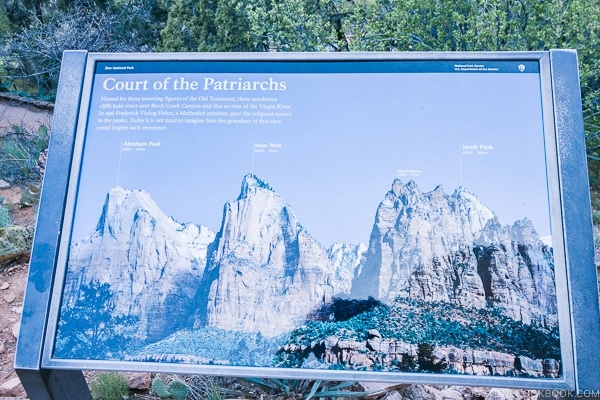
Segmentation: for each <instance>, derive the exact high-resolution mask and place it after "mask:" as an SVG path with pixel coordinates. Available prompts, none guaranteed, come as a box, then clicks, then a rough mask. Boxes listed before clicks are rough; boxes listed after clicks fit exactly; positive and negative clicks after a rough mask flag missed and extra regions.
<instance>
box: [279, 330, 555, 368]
mask: <svg viewBox="0 0 600 400" xmlns="http://www.w3.org/2000/svg"><path fill="white" fill-rule="evenodd" d="M281 352H284V353H287V354H292V353H294V354H297V357H296V358H297V359H300V360H306V361H304V363H303V364H302V365H301V367H305V368H327V367H329V366H334V365H344V366H345V367H346V368H347V369H351V370H357V371H361V370H373V369H374V368H377V369H378V370H382V371H405V372H415V371H414V370H413V369H416V368H418V366H417V365H411V363H415V362H417V361H416V360H417V358H418V345H415V344H411V343H406V342H403V341H401V340H397V339H389V338H383V337H382V335H381V334H380V333H379V332H378V331H377V330H376V329H373V330H371V331H369V336H368V338H367V339H366V340H364V341H356V340H344V339H340V338H339V337H337V336H330V337H327V338H325V339H323V340H318V341H314V342H313V343H311V345H310V346H298V345H295V344H288V345H285V346H284V347H283V348H282V349H281ZM431 359H432V360H435V361H436V362H438V363H440V364H442V365H443V366H444V367H443V369H445V370H451V371H453V372H454V373H458V374H465V375H479V376H515V377H516V376H520V377H534V378H558V377H560V374H561V372H560V363H559V361H557V360H554V359H551V358H548V359H532V358H529V357H525V356H515V355H513V354H507V353H501V352H498V351H486V350H470V349H460V348H457V347H454V346H438V347H436V348H435V349H433V352H432V357H431ZM407 361H408V362H407ZM428 372H431V371H428ZM438 372H439V371H438Z"/></svg>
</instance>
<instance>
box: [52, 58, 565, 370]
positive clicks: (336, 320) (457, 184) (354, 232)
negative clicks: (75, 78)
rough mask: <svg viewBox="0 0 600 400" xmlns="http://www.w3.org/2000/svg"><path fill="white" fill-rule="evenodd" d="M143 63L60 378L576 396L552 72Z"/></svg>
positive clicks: (111, 65)
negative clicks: (188, 376) (556, 229)
mask: <svg viewBox="0 0 600 400" xmlns="http://www.w3.org/2000/svg"><path fill="white" fill-rule="evenodd" d="M138 64H141V65H142V66H140V65H138ZM138 64H131V65H128V64H127V63H118V62H105V63H103V64H102V65H101V66H98V67H97V69H96V73H95V76H94V83H93V89H92V96H91V102H90V106H89V112H88V119H87V126H86V131H85V137H84V139H83V143H82V145H81V167H80V171H79V180H78V183H77V189H76V193H75V196H74V198H75V205H74V212H73V219H72V221H71V225H70V246H69V251H68V259H67V265H66V272H65V280H64V284H63V292H62V293H63V295H62V302H61V306H60V310H59V316H58V326H57V330H56V337H55V343H54V352H53V357H55V358H57V359H67V360H116V361H130V362H160V363H176V364H198V365H223V366H246V367H270V368H304V369H317V370H346V371H386V372H415V373H416V372H431V373H442V374H463V375H474V376H507V377H527V378H561V374H562V372H561V352H560V336H559V326H558V320H559V318H558V310H557V296H556V279H555V271H554V267H555V258H554V253H553V247H554V246H553V242H552V239H553V235H552V229H553V224H554V223H555V222H553V219H552V215H551V208H552V207H551V204H550V195H549V190H550V189H549V187H548V166H547V155H546V153H545V151H546V148H547V146H546V143H547V142H546V141H547V140H548V139H547V137H546V135H547V133H546V132H545V131H544V119H543V118H544V116H543V113H542V104H541V101H540V99H541V97H542V93H541V84H540V75H539V71H538V69H536V67H537V63H532V62H527V63H519V62H514V61H511V62H504V63H496V64H494V63H490V62H481V63H476V62H473V61H469V62H464V63H460V62H452V65H451V66H450V68H448V65H449V62H444V63H439V64H440V65H441V66H443V68H441V67H440V68H439V69H436V64H435V63H432V64H431V65H433V67H431V68H430V70H427V71H426V72H422V71H421V72H420V73H414V72H415V71H411V70H410V68H411V67H410V66H409V67H408V68H407V69H402V68H400V69H399V70H398V71H396V72H395V71H391V70H377V69H376V68H375V70H372V69H371V70H368V71H366V72H363V71H361V70H360V68H358V69H357V70H355V71H350V72H343V73H340V72H336V73H331V71H326V72H323V71H322V70H319V68H318V63H314V64H315V65H316V66H315V69H314V70H310V67H307V66H304V65H303V66H302V68H298V70H294V69H293V68H290V69H289V70H277V68H275V69H274V72H273V71H262V72H256V71H247V70H245V69H244V68H240V69H239V70H237V71H236V69H235V68H234V67H235V65H234V67H229V69H228V70H227V71H218V70H215V69H214V68H208V67H206V68H205V67H203V66H202V65H201V64H200V63H198V64H197V65H198V69H197V70H194V68H190V69H188V70H186V69H182V70H181V72H176V73H174V72H170V71H166V70H165V71H163V70H161V68H155V69H153V68H143V63H138ZM194 65H195V64H194ZM194 65H192V67H193V66H194ZM151 66H152V65H151ZM202 68H205V69H204V70H203V69H202ZM386 68H387V67H386ZM415 68H416V67H415ZM419 68H422V66H419Z"/></svg>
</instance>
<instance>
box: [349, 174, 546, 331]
mask: <svg viewBox="0 0 600 400" xmlns="http://www.w3.org/2000/svg"><path fill="white" fill-rule="evenodd" d="M352 296H354V297H358V298H366V297H368V296H373V297H375V298H377V299H380V300H382V301H387V302H390V301H392V300H393V299H394V298H395V297H397V296H401V297H408V298H416V299H421V300H426V301H443V302H451V303H454V304H457V305H461V306H474V307H478V308H482V307H485V306H486V301H490V302H491V303H492V304H493V305H495V306H498V307H500V308H503V309H504V310H506V313H507V315H509V316H511V317H513V318H515V319H517V320H521V321H523V322H525V323H531V322H533V321H537V322H541V323H544V324H555V323H556V297H555V289H554V266H553V259H552V251H551V249H550V248H548V247H547V246H545V245H544V244H543V243H542V242H541V241H540V239H539V237H538V235H537V233H536V232H535V229H534V228H533V226H532V224H531V222H530V221H527V220H523V221H517V222H516V223H515V224H514V225H513V226H512V227H510V226H502V225H500V223H499V222H498V220H497V218H496V217H495V215H494V213H493V212H492V211H491V210H490V209H489V208H487V207H486V206H484V205H483V204H482V203H481V202H480V201H479V200H478V199H477V197H476V196H474V195H473V194H471V193H469V192H468V191H466V190H465V189H464V188H458V189H457V190H456V191H454V193H453V194H452V195H448V194H446V193H445V192H444V191H443V189H442V188H441V187H440V186H438V187H437V188H435V190H433V191H431V192H427V193H422V192H421V191H420V190H419V188H418V187H417V185H416V184H415V182H413V181H411V182H408V183H406V184H404V183H402V182H401V181H400V180H399V179H396V180H395V181H394V183H393V185H392V189H391V190H390V191H389V192H388V193H387V194H386V196H385V198H384V200H383V201H382V202H381V203H380V205H379V207H378V209H377V213H376V216H375V224H374V226H373V230H372V233H371V238H370V242H369V248H368V251H367V253H366V258H365V263H364V266H362V268H361V269H360V271H358V273H357V276H356V278H355V280H354V282H353V285H352Z"/></svg>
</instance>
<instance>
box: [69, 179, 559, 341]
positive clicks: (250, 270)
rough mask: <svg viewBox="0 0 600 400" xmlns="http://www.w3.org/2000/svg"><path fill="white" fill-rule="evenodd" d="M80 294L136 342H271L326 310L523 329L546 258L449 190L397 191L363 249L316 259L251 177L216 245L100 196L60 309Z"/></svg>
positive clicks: (551, 298)
mask: <svg viewBox="0 0 600 400" xmlns="http://www.w3.org/2000/svg"><path fill="white" fill-rule="evenodd" d="M93 281H99V282H100V283H109V284H110V287H111V291H112V293H113V294H114V301H115V304H117V310H116V311H115V312H116V313H117V314H119V315H131V316H135V317H138V318H139V321H140V326H139V332H140V333H139V338H140V339H142V340H146V341H154V340H159V339H162V338H164V337H166V336H167V335H169V334H170V333H173V332H175V331H177V330H181V329H189V328H201V327H214V328H219V329H224V330H229V331H240V332H259V333H261V334H262V335H264V336H267V337H273V336H277V335H280V334H282V333H286V332H289V331H291V330H293V329H295V328H297V327H299V326H301V325H303V324H304V322H305V321H306V320H307V318H308V317H309V315H311V313H313V312H314V311H315V310H317V309H319V308H321V307H323V306H325V305H326V304H327V303H328V302H330V301H331V300H332V299H333V297H334V296H337V297H346V298H356V299H360V298H367V297H369V296H372V297H374V298H375V299H378V300H381V301H384V302H390V301H392V300H393V299H394V298H396V297H397V296H402V297H407V298H414V299H420V300H425V301H442V302H450V303H453V304H457V305H461V306H474V307H478V308H483V307H485V306H486V304H487V303H491V304H492V305H495V306H497V307H499V308H501V309H503V310H504V311H505V313H506V314H507V315H509V316H511V317H513V318H515V319H517V320H521V321H523V322H525V323H532V322H539V323H541V324H544V325H546V326H554V325H555V324H556V296H555V288H554V270H553V262H552V250H551V248H549V247H547V246H545V245H544V244H543V243H542V242H541V241H540V240H539V238H538V236H537V233H536V232H535V230H534V228H533V226H532V224H531V222H530V221H527V220H523V221H517V222H516V223H515V224H514V225H512V226H503V225H501V224H500V223H499V222H498V220H497V218H496V217H495V216H494V213H493V212H492V211H491V210H490V209H489V208H487V207H486V206H484V205H483V204H482V203H481V202H480V201H479V200H478V199H477V198H476V197H475V196H474V195H472V194H470V193H469V192H467V191H466V190H465V189H463V188H459V189H457V190H456V191H455V192H454V193H453V194H452V195H448V194H446V193H445V192H444V191H443V189H442V188H441V187H437V188H436V189H435V190H433V191H431V192H428V193H422V192H421V191H420V190H419V188H418V187H417V185H416V184H415V183H414V182H409V183H407V184H404V183H402V182H401V181H399V180H395V181H394V183H393V185H392V189H391V190H390V191H389V192H388V193H387V194H386V196H385V198H384V200H383V201H382V202H381V204H380V205H379V207H378V209H377V213H376V216H375V223H374V226H373V230H372V233H371V238H370V242H369V245H368V248H367V247H366V246H364V245H350V244H345V243H338V244H334V245H333V246H331V247H330V248H329V249H327V250H326V249H324V248H323V247H322V246H321V245H320V244H319V243H318V242H317V241H316V240H315V239H314V238H313V237H312V236H311V235H310V234H309V233H308V231H307V230H306V229H305V228H304V227H303V226H302V225H301V224H300V223H299V221H298V220H297V218H296V215H295V213H294V211H293V210H292V208H291V207H290V205H289V204H287V203H286V202H285V201H284V199H283V198H282V197H281V196H280V195H279V194H277V193H276V192H275V191H274V190H272V189H271V188H270V187H269V185H267V184H266V183H265V182H263V181H262V180H260V179H259V178H257V177H256V176H254V175H251V174H250V175H247V176H246V177H244V179H243V182H242V187H241V191H240V194H239V196H238V197H237V198H236V199H234V200H231V201H228V202H227V203H225V207H224V214H223V221H222V225H221V229H220V231H219V232H218V233H217V234H215V233H214V232H211V231H210V230H208V229H207V228H206V227H204V226H201V225H195V224H180V223H178V222H177V221H175V220H173V219H172V218H170V217H168V216H166V215H165V214H164V213H163V212H162V211H161V210H160V209H159V207H158V206H157V205H156V204H155V203H154V201H153V200H152V199H151V198H150V196H149V194H148V193H146V192H144V191H141V190H127V189H122V188H114V189H112V190H111V191H110V192H109V193H108V195H107V198H106V202H105V204H104V207H103V210H102V215H101V217H100V219H99V222H98V225H97V227H96V230H95V231H94V232H93V233H92V234H91V235H90V236H89V237H88V238H86V239H85V240H83V241H81V242H80V243H77V244H73V245H72V247H71V251H70V257H69V270H68V274H67V277H66V283H65V285H66V286H65V290H64V292H65V303H64V306H65V307H69V306H71V305H73V303H74V302H75V301H76V299H77V296H78V291H79V288H80V286H81V285H86V284H89V283H90V282H93Z"/></svg>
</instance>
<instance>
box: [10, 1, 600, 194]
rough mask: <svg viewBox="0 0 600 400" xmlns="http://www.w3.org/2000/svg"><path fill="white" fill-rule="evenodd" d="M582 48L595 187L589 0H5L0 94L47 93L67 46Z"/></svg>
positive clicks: (594, 16)
mask: <svg viewBox="0 0 600 400" xmlns="http://www.w3.org/2000/svg"><path fill="white" fill-rule="evenodd" d="M557 48H569V49H576V50H577V52H578V57H579V68H580V75H581V91H582V107H583V110H584V116H585V131H586V139H587V144H588V156H589V161H590V166H591V167H592V168H591V170H590V178H591V183H592V186H593V188H594V189H598V188H600V176H599V175H598V174H597V173H596V172H594V171H596V170H597V169H598V168H596V166H597V163H598V162H600V3H599V2H597V1H593V0H286V1H281V0H256V1H254V0H253V1H250V0H220V1H217V0H0V90H5V91H6V90H8V91H11V92H14V93H18V94H21V95H27V96H31V97H36V98H39V99H48V100H52V99H53V98H54V95H55V91H56V85H57V80H58V73H59V68H60V60H61V57H62V52H63V51H64V50H67V49H85V50H89V51H108V52H134V51H135V52H147V51H170V52H182V51H226V52H228V51H500V50H510V51H531V50H548V49H557Z"/></svg>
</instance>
